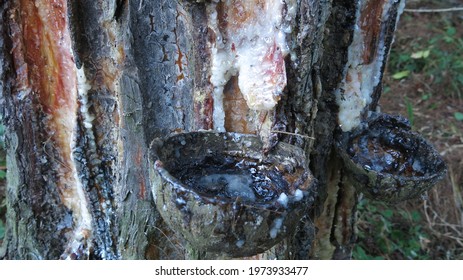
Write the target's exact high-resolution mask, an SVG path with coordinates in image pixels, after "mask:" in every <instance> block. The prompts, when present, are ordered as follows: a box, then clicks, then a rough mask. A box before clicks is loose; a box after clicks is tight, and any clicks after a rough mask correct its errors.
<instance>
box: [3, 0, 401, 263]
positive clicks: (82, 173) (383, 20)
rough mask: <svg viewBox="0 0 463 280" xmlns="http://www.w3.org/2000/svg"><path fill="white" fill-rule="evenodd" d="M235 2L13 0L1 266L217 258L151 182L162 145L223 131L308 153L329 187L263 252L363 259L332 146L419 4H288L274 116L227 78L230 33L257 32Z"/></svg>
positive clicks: (7, 36) (7, 6)
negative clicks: (405, 12) (167, 212)
mask: <svg viewBox="0 0 463 280" xmlns="http://www.w3.org/2000/svg"><path fill="white" fill-rule="evenodd" d="M231 2H233V3H232V4H231V5H230V4H227V3H228V2H227V1H224V2H220V3H216V2H215V1H186V0H184V1H182V0H159V1H143V0H135V1H127V0H98V1H89V0H81V1H70V2H68V1H65V0H53V1H45V0H35V1H29V0H27V1H26V0H11V1H1V2H0V3H1V6H0V22H1V26H2V36H1V37H0V52H1V55H0V67H1V68H0V70H1V71H0V73H1V77H0V78H1V79H0V88H1V90H2V95H1V104H2V109H1V110H2V114H3V119H4V121H5V124H6V127H7V135H6V144H7V164H8V175H7V176H8V177H7V182H8V186H7V193H6V196H7V229H6V234H5V238H4V242H3V245H2V248H1V250H0V258H5V259H59V258H62V259H88V258H90V259H185V258H217V257H218V256H214V255H211V254H209V253H207V252H198V251H197V250H195V249H194V248H191V247H190V246H189V245H188V243H187V242H186V241H185V240H184V239H183V237H182V236H181V235H180V234H178V233H176V232H174V231H173V230H171V229H170V228H169V227H168V226H167V225H166V224H165V223H164V222H163V220H162V218H161V216H160V215H159V213H158V212H157V210H156V206H155V203H154V200H153V198H152V194H151V182H150V178H149V168H152V167H150V163H149V159H148V154H149V145H150V143H151V141H152V140H153V139H154V138H156V137H163V136H167V135H169V134H172V133H178V132H191V131H197V130H209V129H213V130H222V131H223V130H225V131H230V132H240V133H251V134H258V135H260V137H261V138H262V140H263V141H264V142H265V143H266V145H267V149H271V148H272V147H273V146H274V145H275V143H277V142H278V141H283V142H287V143H290V144H292V145H295V146H298V147H300V148H303V149H304V151H305V152H306V155H307V161H308V162H310V170H311V172H312V173H313V175H314V176H315V178H317V180H318V189H317V190H318V196H317V199H316V203H315V206H314V207H313V208H312V209H311V210H310V211H309V212H307V213H306V215H305V216H304V218H303V219H302V220H301V221H300V223H299V226H298V228H297V231H296V232H294V233H292V234H291V235H289V236H288V238H286V239H285V240H284V241H283V242H281V243H280V244H278V245H276V246H275V247H274V248H272V249H270V250H269V251H267V252H265V253H263V254H260V255H258V256H255V258H261V259H264V258H278V259H309V258H311V259H348V258H350V257H351V251H352V247H353V245H354V243H355V230H354V227H355V207H356V204H357V194H356V191H355V189H354V188H353V187H352V186H350V185H349V184H347V183H345V182H344V181H345V180H344V174H343V169H342V163H341V161H340V159H339V158H338V156H337V155H336V153H335V151H334V149H333V141H334V140H333V139H334V135H335V132H336V131H337V130H340V129H343V130H344V129H348V128H347V126H348V125H350V124H351V123H350V122H349V123H348V122H347V121H346V118H344V117H341V116H344V115H341V114H343V113H345V112H347V113H346V114H349V115H353V116H354V117H353V121H352V123H354V124H353V126H355V125H356V122H360V121H361V120H362V119H364V118H365V117H366V116H367V114H368V111H372V110H375V108H376V105H377V101H378V99H379V97H380V95H381V78H382V73H383V71H384V67H385V62H386V60H387V56H388V53H389V47H390V45H391V43H392V38H393V33H394V30H395V26H396V23H397V20H398V17H399V16H400V10H401V9H403V5H404V3H403V2H404V1H387V0H359V1H345V0H317V1H315V0H297V1H296V0H288V1H285V3H284V4H282V6H281V7H282V8H281V10H278V11H277V12H280V13H282V14H283V15H285V16H286V18H285V17H283V18H284V19H283V21H285V20H287V22H285V24H288V25H289V26H290V31H287V32H285V33H284V37H285V38H284V39H285V42H286V44H287V47H288V52H287V53H285V51H283V50H280V49H279V48H276V47H274V48H273V47H272V46H271V50H270V52H271V54H272V59H273V60H272V63H273V64H272V67H274V68H272V69H273V70H275V69H276V70H275V72H272V78H274V80H272V81H275V87H276V88H278V86H280V85H282V84H284V85H285V86H284V87H282V88H281V90H280V92H278V95H277V96H272V97H273V98H274V100H273V101H272V100H270V103H272V102H275V104H276V106H274V107H271V106H268V107H265V108H261V107H259V106H258V105H255V104H254V103H252V102H251V101H250V99H249V98H250V97H249V96H250V95H249V94H248V92H247V91H246V90H244V88H245V87H244V85H243V80H244V79H245V77H244V75H245V74H243V73H246V72H245V70H244V69H247V68H246V65H245V64H242V65H240V67H241V68H239V71H238V73H234V75H230V77H228V76H227V77H226V78H227V79H226V81H225V82H223V83H222V82H215V81H216V80H215V76H214V75H216V74H215V72H214V66H216V64H215V63H216V61H217V59H218V55H217V52H220V51H223V50H222V49H218V47H217V42H218V40H219V39H218V35H219V34H220V35H224V36H228V37H229V39H230V38H232V37H233V36H235V35H236V34H237V33H238V32H239V31H236V30H242V29H240V28H244V27H242V26H241V25H245V24H246V23H245V22H246V21H245V20H243V21H241V20H242V19H243V17H242V15H241V14H240V15H238V14H237V12H236V11H235V10H234V9H235V8H236V7H240V5H244V4H243V3H245V1H238V0H235V1H231ZM241 2H243V3H241ZM276 2H278V3H279V1H276ZM276 2H275V3H276ZM256 3H257V4H259V5H261V4H262V3H264V4H265V3H273V2H271V1H257V2H256ZM257 4H256V5H257ZM264 4H262V5H264ZM275 5H276V4H275ZM256 7H257V6H256ZM278 7H280V6H278ZM244 11H245V12H247V13H250V10H246V9H244ZM214 12H215V13H216V17H217V22H218V23H217V24H216V25H215V23H214V22H215V21H214V18H215V17H214V16H213V13H214ZM260 16H262V15H260ZM234 17H236V18H237V19H239V21H238V20H237V21H233V20H231V19H232V18H234ZM252 17H253V15H249V18H251V19H250V20H249V22H253V21H252ZM227 20H228V21H227ZM234 28H235V29H234ZM275 38H276V37H275ZM275 40H276V39H275ZM224 44H225V45H227V44H231V43H230V42H226V41H224ZM277 44H278V42H277V41H275V45H277ZM227 46H228V45H227ZM230 46H231V45H230ZM232 48H235V45H233V46H232ZM236 48H238V50H237V52H238V53H239V52H241V54H244V50H241V49H239V46H236ZM233 51H234V50H233ZM268 57H269V56H266V57H265V58H268ZM279 57H281V59H280V58H279ZM235 70H236V69H235ZM235 70H234V69H231V70H230V71H235ZM264 72H265V71H264ZM370 72H374V75H375V76H374V77H373V76H372V75H373V74H371V73H370ZM239 75H243V76H239ZM238 76H239V77H238ZM224 77H225V76H224ZM353 77H357V78H353ZM359 85H360V88H359V91H362V92H365V94H366V96H363V97H362V98H363V99H362V100H367V101H365V102H364V101H362V102H363V103H362V102H360V101H359V102H357V101H356V99H355V98H356V97H355V96H357V95H356V93H355V89H356V87H359ZM352 96H354V97H352ZM354 99H355V100H354ZM345 100H347V101H345ZM352 100H353V101H352ZM348 101H352V102H353V103H354V104H356V105H355V106H354V107H355V108H353V109H352V110H353V111H352V110H351V111H348V110H350V109H346V106H347V105H345V102H348ZM355 102H357V103H355ZM359 104H360V105H359ZM218 106H219V107H218ZM219 109H220V110H223V115H220V114H219V113H218V112H219ZM221 114H222V113H221ZM357 125H358V124H357ZM340 126H341V127H340ZM277 131H279V132H280V133H278V132H277Z"/></svg>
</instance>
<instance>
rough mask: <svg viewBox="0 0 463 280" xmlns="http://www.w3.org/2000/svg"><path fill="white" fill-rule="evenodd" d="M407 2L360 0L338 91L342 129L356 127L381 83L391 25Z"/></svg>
mask: <svg viewBox="0 0 463 280" xmlns="http://www.w3.org/2000/svg"><path fill="white" fill-rule="evenodd" d="M403 5H404V1H396V2H392V1H388V0H381V1H376V0H363V1H359V7H358V9H357V15H356V23H355V26H354V35H353V41H352V44H351V45H350V47H349V54H348V60H349V61H348V63H347V66H346V70H345V72H346V74H345V78H344V80H343V82H342V83H341V84H340V86H339V90H338V91H337V93H336V98H337V103H338V105H339V116H338V119H339V124H340V125H341V128H342V130H344V131H350V130H352V129H353V128H355V127H357V126H358V125H359V124H360V122H361V120H362V118H363V114H364V113H365V109H366V108H368V106H369V105H370V103H371V102H372V100H373V97H374V94H375V90H376V88H377V87H378V86H379V85H380V83H381V79H382V71H383V69H384V64H385V62H386V58H387V56H388V51H389V44H390V42H389V41H388V40H389V38H388V36H389V35H390V34H388V25H389V24H390V22H391V18H392V20H393V22H394V25H395V22H396V21H397V20H398V16H400V12H397V11H398V9H399V10H401V9H402V8H403Z"/></svg>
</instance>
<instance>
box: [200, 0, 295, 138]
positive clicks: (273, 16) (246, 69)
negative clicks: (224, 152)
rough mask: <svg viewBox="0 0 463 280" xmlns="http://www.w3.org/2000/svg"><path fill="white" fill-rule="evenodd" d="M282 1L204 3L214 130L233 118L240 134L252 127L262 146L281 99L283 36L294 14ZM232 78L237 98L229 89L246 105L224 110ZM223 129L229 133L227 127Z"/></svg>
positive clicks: (284, 38)
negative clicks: (206, 17)
mask: <svg viewBox="0 0 463 280" xmlns="http://www.w3.org/2000/svg"><path fill="white" fill-rule="evenodd" d="M288 2H291V1H282V2H280V1H264V0H255V1H239V0H228V1H220V2H218V3H210V4H206V5H207V13H208V26H209V29H210V31H211V32H212V34H211V36H210V41H209V44H210V48H211V53H212V55H211V77H210V82H211V84H212V85H213V87H214V90H213V98H214V108H213V120H214V129H216V130H218V131H224V130H225V125H226V124H225V122H226V120H227V119H228V120H231V119H235V120H238V121H239V122H241V123H242V124H241V125H240V126H241V127H242V128H241V129H244V127H248V126H249V127H256V128H257V129H258V130H259V133H260V135H261V138H262V139H263V140H264V141H265V142H268V138H269V134H270V130H271V125H272V122H273V115H274V113H272V112H271V110H273V109H274V107H275V106H276V104H277V103H278V101H279V100H280V99H281V95H282V93H283V90H284V88H285V87H286V81H287V80H286V66H285V61H284V57H285V56H286V55H287V54H288V53H289V47H288V46H287V43H286V35H287V33H290V32H291V21H292V20H293V17H294V14H293V13H294V10H295V9H294V7H293V6H292V4H291V5H290V4H288ZM232 76H237V79H238V82H237V83H238V87H239V92H240V93H239V94H238V92H237V91H236V89H238V88H235V91H236V94H235V95H236V96H237V97H238V98H240V97H239V96H240V95H241V96H242V98H243V99H244V101H245V102H246V106H241V105H242V104H241V102H240V103H239V104H237V105H238V106H237V108H235V109H234V110H230V105H231V103H230V102H228V104H226V105H225V106H227V107H228V108H226V109H225V110H224V98H227V99H228V100H230V95H233V93H231V94H230V93H229V94H228V96H226V97H224V96H225V95H227V93H226V92H224V89H225V86H226V84H227V82H228V81H229V80H230V78H231V77H232ZM229 88H230V87H229ZM225 90H226V89H225ZM225 102H226V101H225ZM249 111H251V112H250V113H249ZM227 114H229V115H228V116H227ZM227 126H228V128H232V127H231V126H230V125H229V123H228V125H227ZM235 128H237V129H240V128H239V127H235ZM235 128H233V129H235Z"/></svg>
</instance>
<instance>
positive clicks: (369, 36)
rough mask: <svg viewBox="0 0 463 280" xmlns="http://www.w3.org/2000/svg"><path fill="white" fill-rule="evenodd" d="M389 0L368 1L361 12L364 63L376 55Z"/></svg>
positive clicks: (368, 62) (369, 61)
mask: <svg viewBox="0 0 463 280" xmlns="http://www.w3.org/2000/svg"><path fill="white" fill-rule="evenodd" d="M386 2H388V0H381V1H367V3H366V5H365V7H364V8H363V10H362V11H361V12H360V13H361V15H360V28H361V29H362V31H363V36H364V41H363V48H364V51H363V63H365V64H370V63H371V62H372V61H373V60H374V59H375V57H376V54H377V51H376V50H377V49H378V40H379V38H380V36H381V34H380V33H381V28H382V15H383V9H384V5H385V4H386Z"/></svg>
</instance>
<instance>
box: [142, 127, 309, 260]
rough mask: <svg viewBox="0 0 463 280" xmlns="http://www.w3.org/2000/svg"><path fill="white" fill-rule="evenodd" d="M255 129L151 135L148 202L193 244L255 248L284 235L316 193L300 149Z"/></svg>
mask: <svg viewBox="0 0 463 280" xmlns="http://www.w3.org/2000/svg"><path fill="white" fill-rule="evenodd" d="M262 149H263V145H262V142H261V141H260V140H259V138H258V137H257V136H255V135H246V134H238V133H219V132H213V131H201V132H191V133H181V134H175V135H172V136H170V137H167V138H162V139H155V140H154V141H153V142H152V145H151V149H150V153H151V154H150V162H151V168H150V169H151V170H150V177H151V184H152V192H153V196H154V198H155V202H156V207H157V209H158V211H159V213H160V215H161V216H162V218H163V219H164V221H165V222H166V223H167V224H168V225H169V227H170V228H171V229H172V230H174V231H175V232H177V233H180V234H181V235H182V236H183V237H184V238H185V239H186V240H187V241H188V242H189V243H190V244H191V246H192V247H193V248H195V249H197V250H201V251H205V252H211V253H215V254H220V255H225V256H229V257H243V256H252V255H255V254H259V253H262V252H264V251H266V250H268V249H270V248H271V247H272V246H274V245H275V244H277V243H278V242H280V241H281V240H282V239H283V238H285V237H287V236H288V235H290V234H292V233H293V232H294V230H295V228H296V226H297V224H298V222H299V220H300V218H301V217H302V216H303V215H304V214H305V213H306V211H307V210H308V208H309V207H310V206H311V205H312V204H313V202H314V200H315V195H316V183H315V182H316V180H315V179H314V178H313V176H312V175H311V173H310V171H309V170H308V167H307V163H306V159H305V154H304V151H303V150H302V149H300V148H298V147H295V146H292V145H289V144H286V143H279V144H278V145H277V146H276V147H275V148H274V149H272V151H270V152H269V153H268V154H266V155H264V154H263V153H262Z"/></svg>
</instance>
